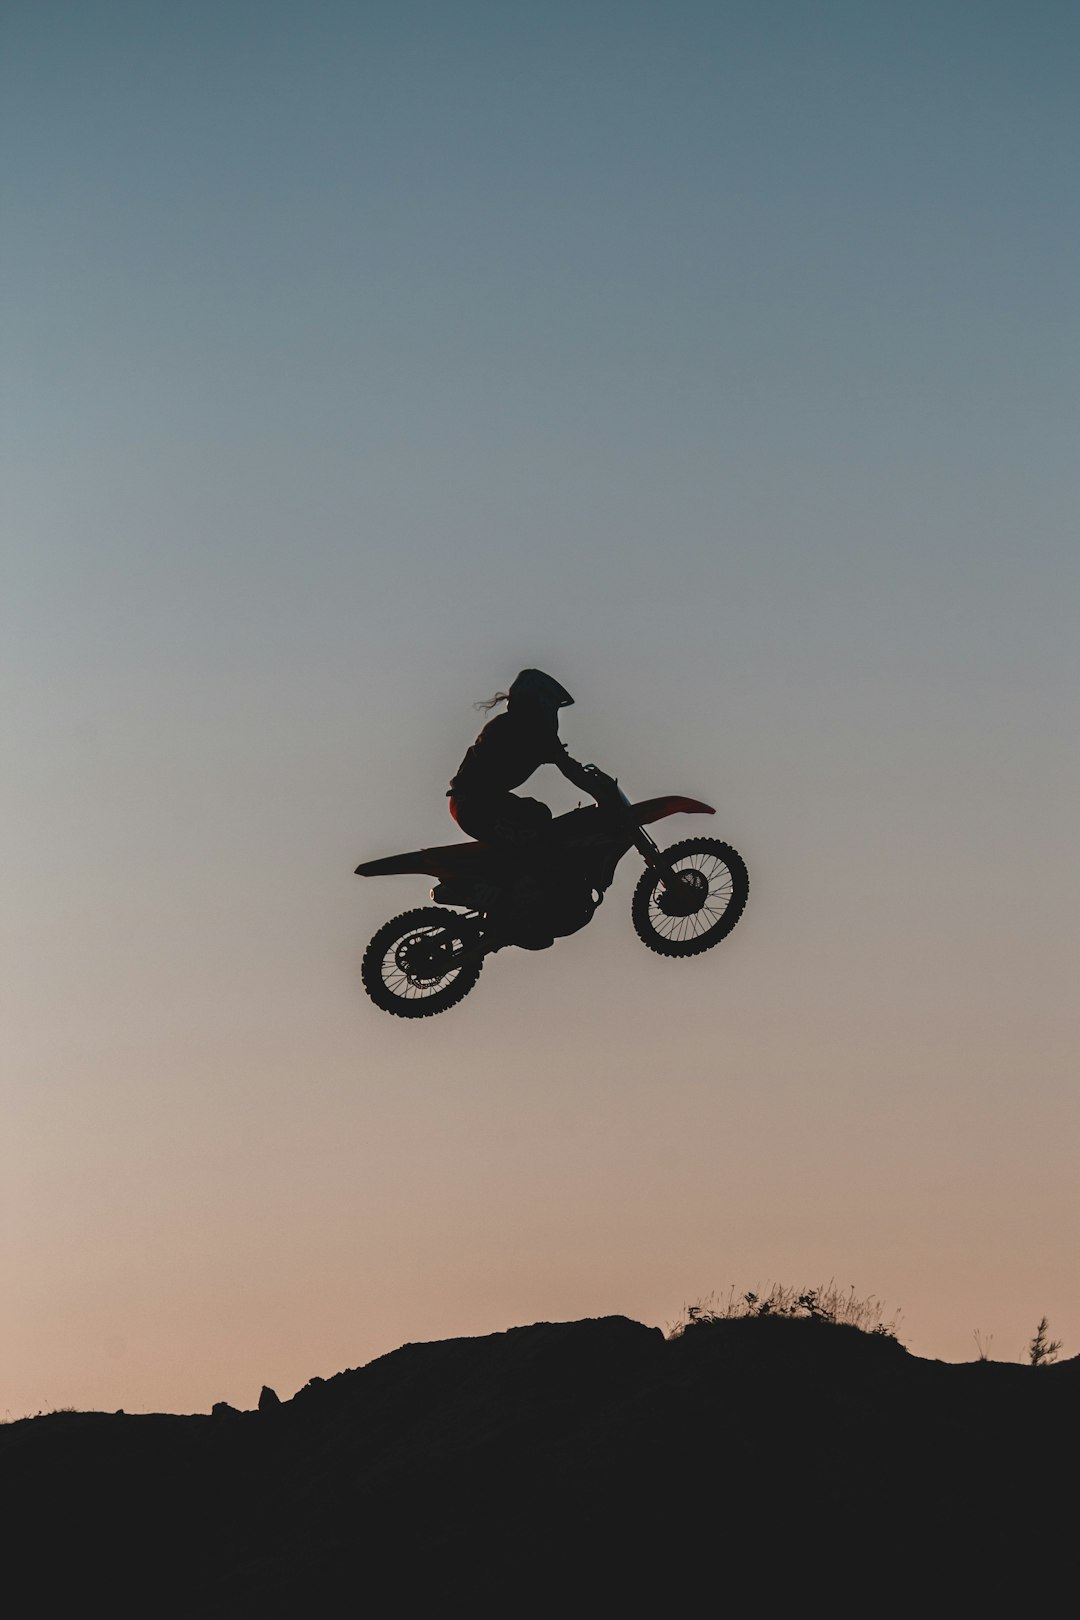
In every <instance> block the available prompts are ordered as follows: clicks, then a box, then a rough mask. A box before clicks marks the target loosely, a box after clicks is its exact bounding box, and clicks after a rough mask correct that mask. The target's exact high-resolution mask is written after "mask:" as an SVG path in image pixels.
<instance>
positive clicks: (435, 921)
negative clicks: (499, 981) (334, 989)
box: [360, 906, 484, 1018]
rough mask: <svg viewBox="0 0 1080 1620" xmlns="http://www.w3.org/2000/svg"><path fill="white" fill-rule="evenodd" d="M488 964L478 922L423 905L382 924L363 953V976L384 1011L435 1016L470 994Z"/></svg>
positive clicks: (454, 912)
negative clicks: (486, 963) (483, 950)
mask: <svg viewBox="0 0 1080 1620" xmlns="http://www.w3.org/2000/svg"><path fill="white" fill-rule="evenodd" d="M483 965H484V958H483V955H482V954H481V951H480V928H479V925H478V924H477V923H476V922H475V921H474V920H469V921H466V919H465V918H464V917H462V916H460V915H459V914H458V913H457V912H456V911H446V910H444V909H443V908H442V907H440V906H421V907H419V908H418V909H417V910H416V911H405V912H403V913H402V914H401V916H400V917H393V918H392V919H391V920H390V922H388V923H383V925H382V927H381V928H380V929H379V931H378V932H377V933H376V934H375V935H374V936H373V937H372V940H371V944H370V945H369V946H368V948H367V950H366V951H365V952H364V960H363V962H362V963H361V964H360V977H361V979H362V980H363V981H364V989H365V990H366V991H367V993H368V995H369V996H370V997H371V999H372V1001H373V1002H374V1003H375V1005H376V1007H381V1008H382V1010H383V1012H388V1013H394V1014H395V1016H396V1017H398V1018H430V1017H432V1016H433V1015H434V1014H435V1013H440V1012H445V1011H446V1009H447V1008H448V1007H453V1006H455V1005H456V1004H457V1002H459V1001H461V1000H462V998H463V997H464V996H467V995H468V993H469V991H470V990H471V989H472V987H473V985H474V984H475V983H476V981H477V979H478V978H479V977H480V969H481V968H482V967H483Z"/></svg>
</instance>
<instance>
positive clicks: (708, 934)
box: [631, 838, 750, 956]
mask: <svg viewBox="0 0 1080 1620" xmlns="http://www.w3.org/2000/svg"><path fill="white" fill-rule="evenodd" d="M663 854H664V859H665V861H667V862H668V863H669V865H670V866H671V867H672V869H673V870H674V872H675V874H676V876H677V877H678V880H679V883H678V888H677V889H672V888H671V887H669V885H668V884H666V883H665V882H664V880H663V878H662V877H660V875H659V873H657V872H654V871H652V870H651V869H650V870H648V871H646V872H644V873H643V874H642V876H641V878H640V879H639V881H638V886H637V888H636V889H635V890H634V899H633V904H632V907H631V916H632V917H633V920H634V928H635V929H636V931H637V935H638V938H639V939H640V940H642V941H643V943H644V944H646V945H647V946H648V947H649V949H650V950H651V951H657V952H658V953H659V954H660V955H661V956H696V955H697V954H698V952H699V951H707V950H709V948H710V947H711V946H713V945H718V944H719V943H720V941H721V940H722V939H725V938H726V937H727V935H728V934H730V933H731V930H732V929H733V928H734V926H735V924H736V923H737V922H738V920H739V918H740V917H741V916H742V914H743V909H744V907H745V905H746V898H747V895H748V893H749V890H750V877H749V874H748V872H747V870H746V863H745V862H744V860H743V858H742V856H741V855H740V854H739V853H738V851H737V850H734V849H732V847H731V845H730V844H722V843H721V842H720V840H719V839H717V838H687V839H684V840H683V842H682V843H680V844H672V846H671V848H670V849H665V850H664V852H663Z"/></svg>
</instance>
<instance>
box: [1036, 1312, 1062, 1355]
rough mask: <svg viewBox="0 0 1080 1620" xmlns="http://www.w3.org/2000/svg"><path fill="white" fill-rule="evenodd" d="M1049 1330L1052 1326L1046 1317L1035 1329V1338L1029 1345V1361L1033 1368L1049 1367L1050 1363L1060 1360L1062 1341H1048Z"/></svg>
mask: <svg viewBox="0 0 1080 1620" xmlns="http://www.w3.org/2000/svg"><path fill="white" fill-rule="evenodd" d="M1049 1330H1050V1324H1049V1322H1048V1321H1047V1320H1046V1317H1045V1316H1044V1317H1043V1318H1042V1320H1041V1322H1040V1323H1039V1325H1038V1327H1037V1328H1036V1329H1035V1337H1034V1338H1033V1339H1032V1341H1031V1343H1030V1344H1029V1345H1028V1361H1029V1362H1030V1363H1031V1365H1032V1366H1033V1367H1049V1365H1050V1363H1051V1362H1052V1361H1056V1360H1057V1358H1058V1351H1059V1350H1060V1349H1061V1340H1060V1339H1048V1338H1047V1336H1046V1335H1047V1333H1048V1332H1049Z"/></svg>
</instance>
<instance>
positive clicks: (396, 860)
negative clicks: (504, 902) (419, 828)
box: [356, 843, 491, 879]
mask: <svg viewBox="0 0 1080 1620" xmlns="http://www.w3.org/2000/svg"><path fill="white" fill-rule="evenodd" d="M490 865H491V851H490V850H489V849H486V848H485V847H484V845H483V844H475V843H473V844H440V845H436V846H435V847H434V848H432V849H413V850H410V851H409V852H408V854H406V855H386V856H384V857H383V858H382V860H378V861H362V862H361V863H360V865H359V866H358V867H357V868H356V876H357V877H397V876H400V875H403V874H405V873H408V872H420V873H423V875H424V876H425V877H435V878H439V879H444V878H452V877H465V876H466V875H468V876H470V877H471V876H473V875H475V876H480V875H481V873H483V872H486V871H487V870H488V869H489V867H490Z"/></svg>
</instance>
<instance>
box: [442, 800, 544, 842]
mask: <svg viewBox="0 0 1080 1620" xmlns="http://www.w3.org/2000/svg"><path fill="white" fill-rule="evenodd" d="M450 814H451V815H452V816H453V818H454V820H455V821H456V822H457V824H458V826H459V827H460V828H461V830H462V832H464V833H468V835H469V837H470V838H475V839H477V840H479V842H480V843H481V844H493V845H496V846H501V847H502V848H504V849H527V848H528V847H529V846H530V845H532V844H535V843H536V841H537V840H538V838H539V837H540V836H541V835H542V834H543V833H544V832H545V831H546V830H547V828H548V827H550V826H551V811H550V810H549V809H548V807H547V805H546V804H541V803H540V800H539V799H519V798H518V796H517V794H516V793H489V794H484V795H483V796H480V795H473V796H469V795H465V796H463V797H461V798H458V797H457V796H456V795H455V796H453V797H452V798H451V800H450Z"/></svg>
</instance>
